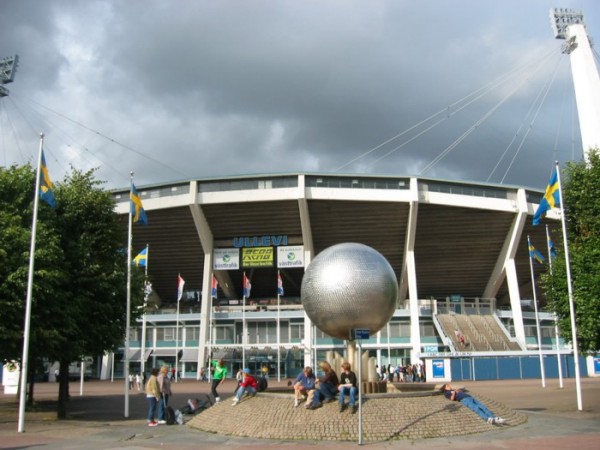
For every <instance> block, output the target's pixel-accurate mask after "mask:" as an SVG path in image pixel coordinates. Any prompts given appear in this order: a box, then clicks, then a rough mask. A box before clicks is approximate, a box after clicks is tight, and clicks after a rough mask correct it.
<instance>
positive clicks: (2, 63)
mask: <svg viewBox="0 0 600 450" xmlns="http://www.w3.org/2000/svg"><path fill="white" fill-rule="evenodd" d="M18 64H19V55H14V56H7V57H6V58H4V59H2V60H0V97H6V96H7V95H8V93H9V92H8V89H6V88H5V87H4V86H2V85H4V84H8V83H12V82H13V80H14V78H15V72H16V71H17V65H18Z"/></svg>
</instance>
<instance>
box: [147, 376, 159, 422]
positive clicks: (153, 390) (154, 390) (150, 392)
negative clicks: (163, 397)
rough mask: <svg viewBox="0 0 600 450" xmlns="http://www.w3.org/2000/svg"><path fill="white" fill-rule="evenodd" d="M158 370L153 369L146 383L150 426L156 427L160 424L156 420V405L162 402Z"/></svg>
mask: <svg viewBox="0 0 600 450" xmlns="http://www.w3.org/2000/svg"><path fill="white" fill-rule="evenodd" d="M157 376H158V369H157V368H153V369H152V370H151V371H150V378H148V382H147V383H146V398H147V399H148V416H147V419H148V426H149V427H155V426H156V425H158V422H157V421H156V420H155V414H156V405H157V404H158V402H159V400H160V388H159V386H158V379H157Z"/></svg>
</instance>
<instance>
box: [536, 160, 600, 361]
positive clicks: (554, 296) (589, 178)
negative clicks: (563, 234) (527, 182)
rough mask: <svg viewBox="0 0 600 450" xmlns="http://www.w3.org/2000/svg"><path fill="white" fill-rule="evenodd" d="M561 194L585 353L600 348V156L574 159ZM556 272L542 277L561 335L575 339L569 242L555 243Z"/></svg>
mask: <svg viewBox="0 0 600 450" xmlns="http://www.w3.org/2000/svg"><path fill="white" fill-rule="evenodd" d="M562 178H563V186H562V195H563V203H564V209H565V214H566V221H567V235H568V240H569V262H570V269H571V280H572V286H573V297H574V303H575V317H576V326H577V340H578V346H579V350H581V351H582V352H595V351H597V350H598V349H600V315H599V314H598V311H600V155H599V153H598V151H597V150H595V151H591V152H590V153H589V159H588V161H587V162H580V163H569V164H568V165H567V167H566V168H565V171H564V175H563V177H562ZM556 247H557V249H558V250H559V251H558V257H557V258H555V260H554V262H553V267H552V273H549V272H548V273H546V274H544V275H542V276H541V284H542V287H543V288H544V291H545V293H546V296H547V299H548V304H549V306H550V307H551V308H552V309H553V310H554V311H556V313H557V315H558V318H559V324H560V328H561V334H562V336H563V337H564V338H566V339H567V340H572V333H571V322H570V309H569V294H568V289H567V274H566V262H565V258H564V252H562V251H561V250H562V249H563V248H564V246H559V245H557V246H556Z"/></svg>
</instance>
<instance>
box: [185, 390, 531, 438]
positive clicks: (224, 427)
mask: <svg viewBox="0 0 600 450" xmlns="http://www.w3.org/2000/svg"><path fill="white" fill-rule="evenodd" d="M471 394H472V395H473V396H474V397H476V398H477V399H478V400H480V401H481V402H482V403H484V404H485V405H486V406H487V407H488V408H489V409H490V410H491V411H492V412H494V413H495V414H496V415H498V416H500V417H503V418H504V419H506V422H505V423H504V424H503V425H490V424H488V423H487V422H485V421H484V420H482V419H481V418H480V417H479V416H477V415H476V414H475V413H474V412H472V411H471V410H470V409H468V408H466V407H465V406H463V405H461V404H460V403H458V402H451V401H449V400H447V399H446V398H445V397H444V396H442V395H434V396H425V397H395V396H392V397H388V396H383V397H382V396H366V398H363V407H362V414H363V416H362V428H363V432H362V438H363V440H364V441H385V440H393V439H408V440H413V439H428V438H439V437H444V436H458V435H466V434H473V433H483V432H486V431H490V430H493V429H496V428H501V427H512V426H516V425H521V424H523V423H525V422H526V421H527V416H525V415H524V414H521V413H518V412H515V411H513V410H511V409H509V408H507V407H506V406H504V405H502V404H501V403H498V402H496V401H494V400H491V399H488V398H485V397H482V396H479V395H477V393H476V392H471ZM231 403H232V402H231V400H230V399H228V400H225V401H223V402H221V403H218V404H216V405H214V406H212V407H211V408H209V409H207V410H205V411H203V412H201V413H200V414H198V415H196V416H195V417H194V418H193V419H192V420H190V421H189V422H188V424H187V425H188V426H190V427H192V428H196V429H199V430H202V431H206V432H212V433H217V434H221V435H229V436H236V437H251V438H259V439H283V440H328V441H356V440H358V413H357V414H354V415H353V414H351V413H350V411H349V410H346V411H344V412H343V413H340V412H339V405H338V403H337V401H336V402H332V403H328V404H325V405H323V406H322V407H321V408H319V409H316V410H307V409H305V407H304V403H301V404H300V406H298V407H297V408H294V400H293V395H290V394H269V393H268V392H267V393H264V394H263V393H259V394H257V395H256V396H255V397H254V398H248V397H246V398H244V399H243V400H242V401H241V402H240V403H239V404H238V405H237V406H231Z"/></svg>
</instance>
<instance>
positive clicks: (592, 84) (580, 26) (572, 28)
mask: <svg viewBox="0 0 600 450" xmlns="http://www.w3.org/2000/svg"><path fill="white" fill-rule="evenodd" d="M550 22H551V25H552V30H553V31H554V37H555V38H556V39H564V40H565V43H564V44H563V46H562V52H563V53H565V54H567V55H569V57H570V59H571V74H572V76H573V84H574V86H575V99H576V101H577V114H578V117H579V127H580V132H581V142H582V144H583V157H584V159H585V160H586V161H589V151H590V149H592V148H600V76H599V75H598V68H597V67H596V63H595V62H594V55H593V53H592V47H591V44H590V39H589V37H588V35H587V32H586V29H585V24H584V21H583V13H582V12H581V11H576V10H572V9H567V8H553V9H551V10H550Z"/></svg>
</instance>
